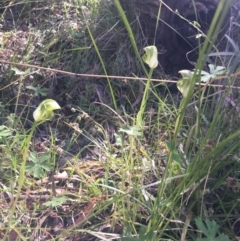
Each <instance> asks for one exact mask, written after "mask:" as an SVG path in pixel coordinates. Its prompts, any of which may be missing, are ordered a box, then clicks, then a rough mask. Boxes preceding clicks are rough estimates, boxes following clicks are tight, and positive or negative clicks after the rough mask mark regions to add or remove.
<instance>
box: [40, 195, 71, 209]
mask: <svg viewBox="0 0 240 241" xmlns="http://www.w3.org/2000/svg"><path fill="white" fill-rule="evenodd" d="M66 201H67V198H66V197H65V196H62V197H53V198H52V200H51V201H47V202H45V203H43V205H44V206H47V207H50V206H51V207H57V206H60V205H62V204H63V203H64V202H66Z"/></svg>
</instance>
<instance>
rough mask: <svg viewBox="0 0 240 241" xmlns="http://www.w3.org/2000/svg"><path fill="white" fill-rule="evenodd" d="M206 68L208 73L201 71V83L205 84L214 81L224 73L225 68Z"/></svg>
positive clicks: (211, 65)
mask: <svg viewBox="0 0 240 241" xmlns="http://www.w3.org/2000/svg"><path fill="white" fill-rule="evenodd" d="M208 67H209V73H208V72H206V71H204V70H201V81H202V82H204V83H207V82H209V81H210V80H211V79H214V78H216V77H218V76H221V75H223V74H224V73H226V68H225V67H223V66H214V65H213V64H209V65H208Z"/></svg>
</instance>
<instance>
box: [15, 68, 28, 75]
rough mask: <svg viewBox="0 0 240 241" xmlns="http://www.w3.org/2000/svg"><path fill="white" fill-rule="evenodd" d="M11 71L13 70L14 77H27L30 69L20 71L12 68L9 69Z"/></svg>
mask: <svg viewBox="0 0 240 241" xmlns="http://www.w3.org/2000/svg"><path fill="white" fill-rule="evenodd" d="M11 70H13V71H14V72H15V75H27V74H30V73H31V69H30V68H28V69H26V70H25V71H21V70H19V69H18V68H15V67H13V68H11Z"/></svg>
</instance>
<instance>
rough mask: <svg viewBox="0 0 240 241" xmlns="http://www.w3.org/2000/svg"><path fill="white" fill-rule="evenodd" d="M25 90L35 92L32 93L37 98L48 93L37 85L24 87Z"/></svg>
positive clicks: (46, 89)
mask: <svg viewBox="0 0 240 241" xmlns="http://www.w3.org/2000/svg"><path fill="white" fill-rule="evenodd" d="M26 89H29V90H33V91H34V92H35V93H34V95H35V96H39V95H41V96H46V95H47V94H48V92H49V89H48V88H41V87H40V86H39V85H37V87H34V86H31V85H28V86H26Z"/></svg>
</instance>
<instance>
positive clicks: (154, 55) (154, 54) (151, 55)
mask: <svg viewBox="0 0 240 241" xmlns="http://www.w3.org/2000/svg"><path fill="white" fill-rule="evenodd" d="M143 50H144V51H145V54H144V55H143V56H142V59H143V61H144V62H145V63H146V64H148V66H149V67H150V68H151V69H155V68H156V67H157V66H158V51H157V48H156V46H154V45H151V46H148V47H145V48H144V49H143Z"/></svg>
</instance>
